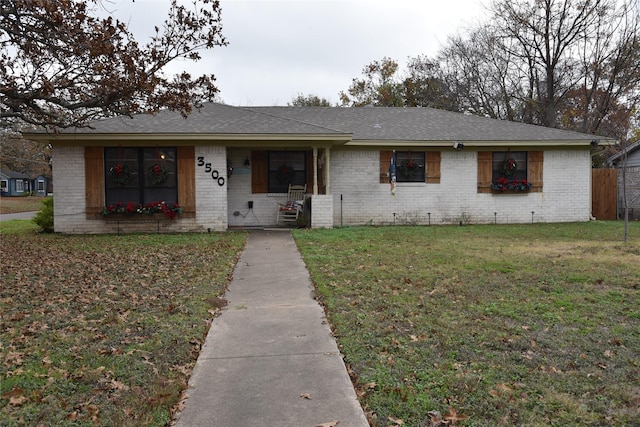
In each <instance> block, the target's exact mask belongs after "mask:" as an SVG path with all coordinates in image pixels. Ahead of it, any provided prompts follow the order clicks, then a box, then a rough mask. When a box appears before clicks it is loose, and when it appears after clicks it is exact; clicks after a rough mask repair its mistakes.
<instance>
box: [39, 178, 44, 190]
mask: <svg viewBox="0 0 640 427" xmlns="http://www.w3.org/2000/svg"><path fill="white" fill-rule="evenodd" d="M43 191H44V181H43V180H42V179H39V180H38V192H39V193H41V192H43Z"/></svg>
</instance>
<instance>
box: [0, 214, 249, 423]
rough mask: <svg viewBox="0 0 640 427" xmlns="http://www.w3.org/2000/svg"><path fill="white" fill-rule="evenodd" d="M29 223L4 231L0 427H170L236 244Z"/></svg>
mask: <svg viewBox="0 0 640 427" xmlns="http://www.w3.org/2000/svg"><path fill="white" fill-rule="evenodd" d="M23 223H24V225H25V226H24V227H23V230H22V231H20V224H23ZM31 225H33V224H32V223H31V222H30V221H15V226H12V227H5V225H4V223H3V226H2V227H1V229H2V231H3V234H2V236H1V239H2V246H1V253H0V259H1V260H2V262H1V264H0V283H2V285H1V286H0V408H1V409H0V425H2V426H27V425H28V426H143V425H145V426H147V425H148V426H151V425H153V426H164V425H169V422H170V420H171V418H172V416H173V413H174V412H175V411H176V410H177V409H179V408H180V405H181V398H182V392H183V390H185V389H186V387H187V381H188V378H189V375H190V374H191V369H192V367H193V365H194V363H195V361H196V358H197V356H198V354H199V352H200V346H201V344H202V343H203V341H204V338H205V335H206V332H207V330H208V327H209V322H210V320H211V319H212V318H213V317H214V315H215V314H216V313H217V311H218V310H219V309H220V308H221V307H222V306H223V305H224V301H222V300H221V299H220V298H219V296H220V295H222V294H223V293H224V291H225V288H226V285H227V283H228V281H229V278H230V275H231V273H232V271H233V268H234V267H235V262H236V260H237V257H238V255H239V252H240V250H241V248H242V247H243V244H244V241H245V234H243V233H224V234H218V233H216V234H183V235H163V234H160V235H158V234H154V235H133V234H132V235H118V236H115V235H101V236H64V235H36V234H34V233H33V232H32V231H29V228H30V226H31Z"/></svg>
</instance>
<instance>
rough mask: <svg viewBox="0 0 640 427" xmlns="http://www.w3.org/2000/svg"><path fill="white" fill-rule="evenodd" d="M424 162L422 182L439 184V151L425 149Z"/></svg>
mask: <svg viewBox="0 0 640 427" xmlns="http://www.w3.org/2000/svg"><path fill="white" fill-rule="evenodd" d="M425 163H426V170H425V173H424V178H425V179H424V182H426V183H427V184H440V152H439V151H427V152H426V153H425Z"/></svg>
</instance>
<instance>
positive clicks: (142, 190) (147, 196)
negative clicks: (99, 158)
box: [103, 146, 179, 206]
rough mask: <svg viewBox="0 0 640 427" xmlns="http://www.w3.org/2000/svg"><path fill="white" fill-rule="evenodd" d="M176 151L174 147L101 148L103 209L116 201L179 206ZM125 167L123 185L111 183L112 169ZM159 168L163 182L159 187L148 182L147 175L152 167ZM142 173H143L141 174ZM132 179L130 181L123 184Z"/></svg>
mask: <svg viewBox="0 0 640 427" xmlns="http://www.w3.org/2000/svg"><path fill="white" fill-rule="evenodd" d="M178 151H179V150H178V148H177V147H173V146H171V147H148V146H147V147H104V150H103V156H104V157H103V166H104V174H103V179H104V181H103V182H104V201H105V206H109V205H111V204H115V203H118V202H123V203H127V202H133V203H135V204H142V205H146V204H149V203H152V202H159V201H164V202H166V203H170V204H171V203H179V192H178ZM116 164H120V165H126V167H127V168H128V170H127V178H126V179H125V181H124V183H117V182H115V181H114V178H113V175H112V174H113V172H112V171H111V169H112V168H113V167H114V166H115V165H116ZM155 164H159V165H161V166H162V169H163V172H162V173H165V172H166V181H164V182H163V183H160V184H152V183H150V182H149V178H148V175H149V174H150V173H151V172H150V169H151V167H153V165H155ZM141 172H142V173H141ZM127 180H131V182H126V181H127Z"/></svg>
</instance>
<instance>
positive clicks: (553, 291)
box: [294, 222, 640, 426]
mask: <svg viewBox="0 0 640 427" xmlns="http://www.w3.org/2000/svg"><path fill="white" fill-rule="evenodd" d="M294 235H295V238H296V240H297V243H298V246H299V247H300V249H301V252H302V254H303V257H304V259H305V262H306V264H307V267H308V268H309V270H310V272H311V276H312V279H313V281H314V282H315V285H316V287H317V293H318V296H319V299H320V300H321V301H322V302H323V303H324V305H325V307H326V310H327V313H328V317H329V320H330V323H331V325H332V328H333V330H334V333H335V336H336V338H337V340H338V343H339V345H340V348H341V351H342V352H343V354H344V357H345V362H346V363H347V364H348V366H349V369H350V372H351V374H352V378H353V380H354V383H355V384H356V389H357V392H358V395H359V397H360V399H361V402H362V404H363V406H364V408H365V410H366V411H367V412H369V415H370V417H371V419H374V418H376V419H377V425H393V422H391V421H390V420H402V421H403V422H404V424H405V425H409V426H422V425H424V426H428V425H430V423H429V416H428V414H427V412H429V411H431V410H437V411H440V412H441V413H442V414H443V415H445V414H446V413H449V411H450V408H455V410H456V411H457V413H458V414H463V415H465V416H466V417H467V418H466V420H463V421H458V422H457V423H456V424H455V425H462V426H499V425H507V426H512V425H513V426H515V425H518V426H568V425H571V426H602V425H615V426H623V425H624V426H631V425H640V381H639V378H640V293H639V289H640V239H639V238H638V236H639V235H640V224H638V223H632V224H630V236H632V237H631V239H630V241H629V242H628V243H626V244H625V243H623V242H622V241H621V240H622V223H621V222H591V223H579V224H535V225H512V226H466V227H385V228H374V227H356V228H344V229H334V230H297V231H295V234H294ZM634 236H635V237H634Z"/></svg>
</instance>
